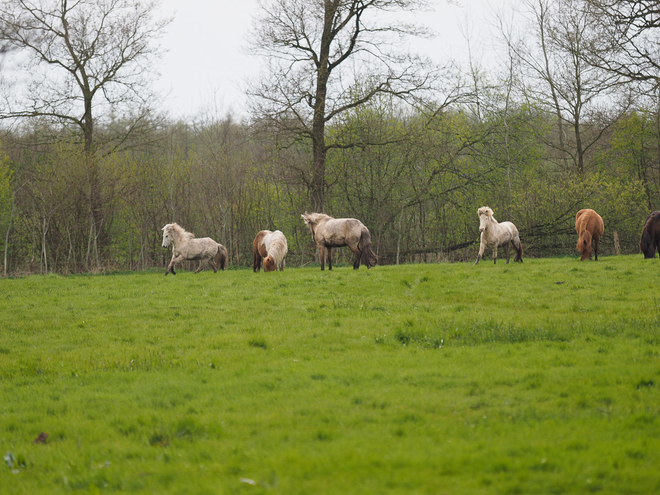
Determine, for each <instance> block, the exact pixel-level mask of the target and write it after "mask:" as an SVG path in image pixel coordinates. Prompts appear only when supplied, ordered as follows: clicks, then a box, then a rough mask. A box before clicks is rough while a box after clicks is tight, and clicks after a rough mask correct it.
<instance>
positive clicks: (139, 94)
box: [0, 0, 170, 239]
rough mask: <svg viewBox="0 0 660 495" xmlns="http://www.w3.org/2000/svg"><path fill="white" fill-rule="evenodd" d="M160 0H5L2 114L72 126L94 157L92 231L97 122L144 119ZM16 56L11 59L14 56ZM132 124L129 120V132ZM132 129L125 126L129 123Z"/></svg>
mask: <svg viewBox="0 0 660 495" xmlns="http://www.w3.org/2000/svg"><path fill="white" fill-rule="evenodd" d="M156 5H157V3H156V2H155V1H149V2H146V3H145V2H141V1H140V0H73V1H69V0H33V1H30V0H4V1H2V2H0V46H2V47H7V48H10V49H12V48H13V49H15V50H14V51H12V52H11V53H10V54H9V55H8V56H7V57H8V59H7V62H9V63H10V67H11V68H12V69H13V70H12V71H5V74H7V73H11V74H13V75H14V76H15V79H16V80H15V81H13V82H14V83H17V84H11V81H3V82H5V83H7V84H6V85H5V86H4V88H3V91H2V105H1V106H0V119H22V118H39V119H42V120H46V121H50V122H56V123H61V124H64V125H65V126H69V125H71V126H73V128H74V129H76V130H77V133H79V135H80V136H81V141H82V143H83V144H84V149H85V151H86V155H87V160H88V165H87V166H88V181H89V206H90V213H91V217H92V222H93V230H94V231H95V232H96V234H95V235H94V238H95V239H96V238H97V237H98V235H99V234H98V233H99V232H100V231H101V229H102V228H103V224H104V218H103V212H102V207H103V204H102V203H103V201H102V195H101V186H100V184H99V176H98V175H99V171H98V166H97V163H96V160H95V158H94V156H93V155H94V152H95V148H96V140H95V137H96V134H95V124H96V123H97V121H98V120H99V119H103V118H106V117H116V116H117V115H121V114H122V112H124V113H126V114H128V115H131V116H132V117H133V120H135V117H136V116H137V119H138V120H139V119H140V118H141V116H142V115H143V114H144V109H145V108H146V102H147V98H148V97H149V96H150V92H149V91H148V87H149V86H148V83H149V78H148V77H147V75H148V71H147V69H148V64H149V62H150V60H151V59H152V58H153V57H154V56H157V55H158V54H159V52H160V49H159V47H158V46H156V45H155V43H154V41H155V40H156V39H157V38H158V37H159V36H160V34H161V33H162V31H163V29H164V28H165V26H167V24H168V23H169V22H170V20H169V19H158V20H154V18H153V16H154V12H155V8H156ZM9 57H11V59H10V58H9ZM133 128H134V126H131V125H129V126H126V127H125V132H130V130H131V129H133ZM126 129H127V130H126Z"/></svg>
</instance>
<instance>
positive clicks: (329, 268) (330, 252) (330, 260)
mask: <svg viewBox="0 0 660 495" xmlns="http://www.w3.org/2000/svg"><path fill="white" fill-rule="evenodd" d="M327 251H328V270H332V248H330V247H328V248H327Z"/></svg>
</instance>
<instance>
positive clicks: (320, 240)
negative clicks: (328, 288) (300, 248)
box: [300, 212, 378, 270]
mask: <svg viewBox="0 0 660 495" xmlns="http://www.w3.org/2000/svg"><path fill="white" fill-rule="evenodd" d="M300 216H301V217H302V219H303V220H304V221H305V225H307V228H309V231H310V233H311V234H312V239H313V240H314V241H316V245H317V246H318V248H319V258H320V260H321V270H324V269H325V251H326V249H327V251H328V270H332V248H334V247H343V246H348V247H349V249H350V250H351V251H353V253H354V254H355V260H354V261H353V270H357V269H358V268H360V260H362V262H363V263H364V264H365V265H366V266H367V268H371V267H372V266H376V261H377V259H378V258H377V257H376V255H375V254H374V253H373V251H372V250H371V235H370V234H369V229H368V228H367V227H365V226H364V224H363V223H362V222H360V221H359V220H357V219H355V218H333V217H331V216H330V215H326V214H325V213H307V212H305V213H304V214H302V215H300Z"/></svg>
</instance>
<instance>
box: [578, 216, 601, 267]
mask: <svg viewBox="0 0 660 495" xmlns="http://www.w3.org/2000/svg"><path fill="white" fill-rule="evenodd" d="M575 231H576V232H577V233H578V236H579V238H578V242H577V245H576V246H575V248H576V249H577V250H578V251H579V252H580V253H582V257H581V258H580V261H584V260H588V259H591V240H592V239H593V241H594V250H593V251H594V254H595V260H596V261H598V244H599V243H600V236H602V235H603V232H604V231H605V224H604V223H603V218H602V217H601V216H600V215H599V214H598V213H596V212H595V211H594V210H591V209H588V208H587V209H585V210H580V211H578V212H577V214H576V215H575Z"/></svg>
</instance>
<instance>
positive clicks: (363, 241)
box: [358, 226, 378, 268]
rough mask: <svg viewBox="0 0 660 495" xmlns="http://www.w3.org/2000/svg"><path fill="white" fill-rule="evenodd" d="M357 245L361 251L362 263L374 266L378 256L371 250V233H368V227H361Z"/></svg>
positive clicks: (369, 266) (368, 266)
mask: <svg viewBox="0 0 660 495" xmlns="http://www.w3.org/2000/svg"><path fill="white" fill-rule="evenodd" d="M358 247H359V248H360V251H361V252H362V263H364V265H366V267H367V268H371V267H372V266H376V262H377V261H378V257H377V256H376V255H375V254H374V252H373V251H372V250H371V235H370V234H369V229H367V228H366V227H364V226H363V227H362V233H361V234H360V242H358Z"/></svg>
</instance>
